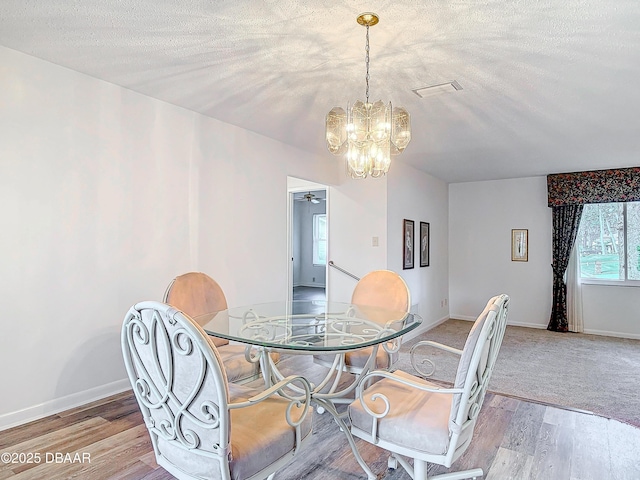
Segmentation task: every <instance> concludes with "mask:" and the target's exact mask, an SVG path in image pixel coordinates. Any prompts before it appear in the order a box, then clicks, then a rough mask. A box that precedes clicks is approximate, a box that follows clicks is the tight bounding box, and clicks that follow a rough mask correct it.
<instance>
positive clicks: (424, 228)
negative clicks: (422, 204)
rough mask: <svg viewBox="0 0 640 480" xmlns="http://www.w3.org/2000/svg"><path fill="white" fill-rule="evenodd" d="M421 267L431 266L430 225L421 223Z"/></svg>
mask: <svg viewBox="0 0 640 480" xmlns="http://www.w3.org/2000/svg"><path fill="white" fill-rule="evenodd" d="M420 266H421V267H428V266H429V224H428V223H427V222H420Z"/></svg>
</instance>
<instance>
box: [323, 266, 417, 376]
mask: <svg viewBox="0 0 640 480" xmlns="http://www.w3.org/2000/svg"><path fill="white" fill-rule="evenodd" d="M351 303H352V304H353V305H355V306H356V307H357V308H360V309H365V310H367V308H368V307H369V309H368V311H367V314H368V316H369V317H370V318H371V317H372V316H373V317H375V315H376V313H377V312H376V309H381V311H380V312H378V314H380V315H382V316H383V317H384V321H385V322H386V321H389V312H397V313H398V321H400V322H401V321H404V319H405V318H406V315H407V314H408V313H409V310H410V308H411V293H410V292H409V287H408V286H407V284H406V282H405V281H404V279H403V278H402V277H401V276H400V275H398V274H397V273H395V272H392V271H391V270H374V271H372V272H369V273H367V274H366V275H365V276H364V277H362V278H361V279H360V280H359V281H358V283H357V284H356V286H355V288H354V290H353V293H352V294H351ZM371 307H372V308H371ZM400 343H401V339H398V341H397V342H395V343H394V344H393V346H391V345H384V346H383V345H381V346H379V347H378V351H377V353H376V358H375V363H374V364H372V365H371V368H378V369H384V370H390V369H391V368H393V365H394V363H396V361H397V360H398V358H399V354H398V350H399V348H400ZM385 347H386V348H385ZM372 353H373V347H367V348H361V349H358V350H354V351H352V352H346V353H345V354H344V359H343V365H342V369H343V370H344V371H346V372H349V373H353V374H356V375H359V374H360V373H362V371H363V369H364V368H365V366H366V364H367V362H368V361H369V359H370V357H371V354H372ZM313 361H314V362H315V363H317V364H319V365H322V366H324V367H329V368H331V367H332V366H334V363H335V362H336V356H335V355H332V354H319V355H314V358H313Z"/></svg>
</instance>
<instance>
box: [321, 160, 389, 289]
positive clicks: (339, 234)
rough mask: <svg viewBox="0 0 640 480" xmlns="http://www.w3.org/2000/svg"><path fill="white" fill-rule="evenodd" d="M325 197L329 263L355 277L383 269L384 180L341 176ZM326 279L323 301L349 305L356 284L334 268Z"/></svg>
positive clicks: (385, 252)
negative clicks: (373, 239)
mask: <svg viewBox="0 0 640 480" xmlns="http://www.w3.org/2000/svg"><path fill="white" fill-rule="evenodd" d="M340 170H341V171H344V165H343V164H340ZM328 195H329V197H328V210H329V211H328V215H329V217H328V218H329V246H328V255H329V260H333V261H334V262H335V264H336V265H338V266H340V267H341V268H343V269H345V270H347V271H349V272H351V273H353V274H354V275H356V276H358V277H363V276H364V275H365V274H367V273H368V272H370V271H372V270H379V269H384V268H387V226H386V225H387V179H386V178H377V179H367V180H366V181H363V180H353V179H350V178H347V177H346V174H345V173H342V177H341V180H340V182H339V185H338V186H332V187H330V188H329V191H328ZM373 237H378V241H379V246H377V247H376V246H373V245H372V241H371V240H372V238H373ZM327 275H328V279H327V286H328V287H327V299H328V300H330V301H334V302H349V301H350V300H351V293H352V292H353V288H354V287H355V285H356V280H354V279H353V278H351V277H349V276H347V275H345V274H344V273H342V272H339V271H338V270H336V269H335V268H329V269H328V271H327Z"/></svg>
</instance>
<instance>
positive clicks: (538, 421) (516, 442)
mask: <svg viewBox="0 0 640 480" xmlns="http://www.w3.org/2000/svg"><path fill="white" fill-rule="evenodd" d="M545 408H546V407H544V406H543V405H539V404H536V403H524V402H520V403H519V405H518V408H517V409H516V411H515V412H513V416H512V417H511V422H510V425H509V429H508V431H507V432H506V434H505V436H504V441H503V442H502V445H501V446H502V447H504V448H506V449H508V450H512V451H517V452H522V453H524V454H526V455H529V456H533V454H534V453H535V449H536V443H537V439H538V434H539V432H540V427H541V426H542V418H543V416H544V412H545Z"/></svg>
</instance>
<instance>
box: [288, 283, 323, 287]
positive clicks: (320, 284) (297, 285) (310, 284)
mask: <svg viewBox="0 0 640 480" xmlns="http://www.w3.org/2000/svg"><path fill="white" fill-rule="evenodd" d="M293 286H294V287H313V288H326V285H325V284H324V283H296V284H294V285H293Z"/></svg>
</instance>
